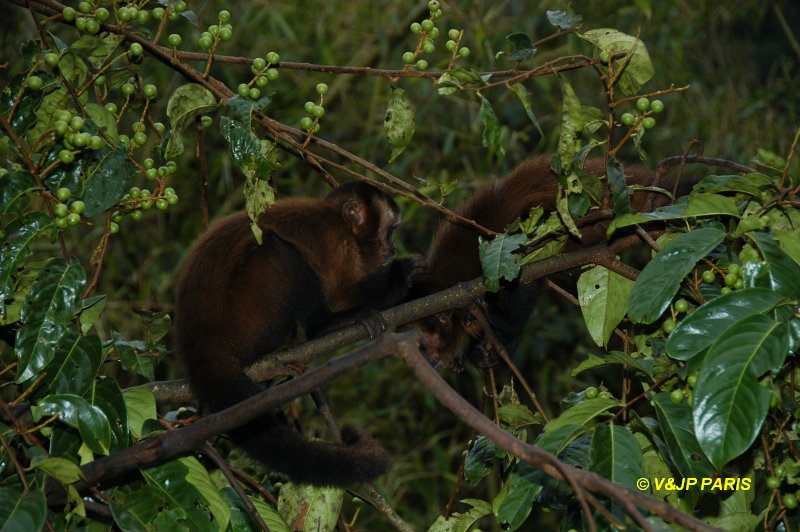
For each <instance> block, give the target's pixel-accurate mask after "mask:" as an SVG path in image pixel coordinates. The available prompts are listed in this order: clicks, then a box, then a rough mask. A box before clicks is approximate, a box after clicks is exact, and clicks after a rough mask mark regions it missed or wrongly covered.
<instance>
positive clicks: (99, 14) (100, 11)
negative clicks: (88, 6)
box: [94, 7, 111, 22]
mask: <svg viewBox="0 0 800 532" xmlns="http://www.w3.org/2000/svg"><path fill="white" fill-rule="evenodd" d="M110 16H111V13H109V12H108V9H106V8H104V7H98V8H97V11H95V12H94V18H96V19H97V20H99V21H100V22H105V21H106V20H108V17H110Z"/></svg>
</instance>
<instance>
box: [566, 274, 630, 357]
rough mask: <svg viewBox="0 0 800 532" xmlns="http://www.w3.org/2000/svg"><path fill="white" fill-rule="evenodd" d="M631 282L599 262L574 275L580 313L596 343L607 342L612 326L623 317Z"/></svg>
mask: <svg viewBox="0 0 800 532" xmlns="http://www.w3.org/2000/svg"><path fill="white" fill-rule="evenodd" d="M633 284H634V283H633V281H631V280H630V279H626V278H625V277H622V276H621V275H620V274H618V273H615V272H612V271H610V270H608V269H606V268H604V267H602V266H595V267H594V268H591V269H589V270H586V271H584V272H583V273H582V274H581V276H580V277H579V278H578V302H579V303H580V306H581V313H582V314H583V319H584V321H585V322H586V327H587V328H588V329H589V335H590V336H591V337H592V340H594V341H595V343H596V344H597V345H599V346H601V347H602V346H605V345H607V344H608V340H609V338H611V335H612V334H613V333H614V329H615V328H616V327H617V325H619V323H620V322H621V321H622V318H624V317H625V309H626V308H628V298H629V297H630V294H631V290H633Z"/></svg>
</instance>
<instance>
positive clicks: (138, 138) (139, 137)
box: [133, 131, 147, 146]
mask: <svg viewBox="0 0 800 532" xmlns="http://www.w3.org/2000/svg"><path fill="white" fill-rule="evenodd" d="M133 142H135V143H136V144H138V145H139V146H142V145H143V144H144V143H145V142H147V135H145V134H144V133H143V132H141V131H138V132H136V133H134V134H133Z"/></svg>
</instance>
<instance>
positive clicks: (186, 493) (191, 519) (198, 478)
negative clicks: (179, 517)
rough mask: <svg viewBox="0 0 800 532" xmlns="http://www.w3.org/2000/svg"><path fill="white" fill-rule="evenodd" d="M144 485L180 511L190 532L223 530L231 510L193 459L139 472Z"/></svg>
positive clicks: (187, 458) (187, 457)
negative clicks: (157, 492)
mask: <svg viewBox="0 0 800 532" xmlns="http://www.w3.org/2000/svg"><path fill="white" fill-rule="evenodd" d="M142 475H143V476H144V477H145V479H146V480H147V483H148V484H149V485H150V486H153V487H154V488H157V489H158V490H159V492H160V493H161V495H162V497H164V498H165V499H166V500H168V501H170V502H171V503H172V504H173V505H174V507H176V508H179V509H181V510H182V511H183V512H184V513H185V515H186V520H187V521H188V524H189V525H190V528H191V529H192V530H225V529H226V528H227V527H228V523H229V522H230V518H231V514H230V508H229V507H228V505H227V504H226V503H225V501H224V500H223V499H222V496H221V495H220V494H219V491H217V489H216V488H215V487H214V484H213V482H212V481H211V477H209V476H208V471H206V469H205V468H204V467H203V465H202V464H201V463H200V462H199V461H198V460H197V458H195V457H193V456H186V457H183V458H179V459H177V460H173V461H171V462H167V463H166V464H162V465H159V466H155V467H149V468H147V469H143V470H142Z"/></svg>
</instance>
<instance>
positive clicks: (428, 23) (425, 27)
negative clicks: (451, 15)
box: [421, 19, 433, 32]
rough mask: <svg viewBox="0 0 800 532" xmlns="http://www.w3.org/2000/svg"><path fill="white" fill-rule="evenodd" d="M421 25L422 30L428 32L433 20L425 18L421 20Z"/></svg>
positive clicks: (431, 27)
mask: <svg viewBox="0 0 800 532" xmlns="http://www.w3.org/2000/svg"><path fill="white" fill-rule="evenodd" d="M421 26H422V29H423V31H425V32H429V31H431V30H432V29H433V21H432V20H430V19H425V20H423V21H422V24H421Z"/></svg>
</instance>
